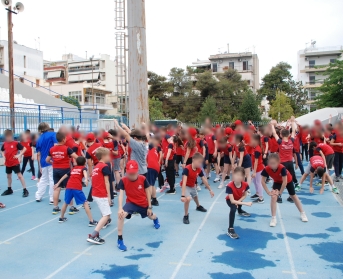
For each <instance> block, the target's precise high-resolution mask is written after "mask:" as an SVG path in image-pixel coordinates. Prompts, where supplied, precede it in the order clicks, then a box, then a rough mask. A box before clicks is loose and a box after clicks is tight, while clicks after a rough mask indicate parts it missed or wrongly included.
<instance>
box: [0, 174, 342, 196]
mask: <svg viewBox="0 0 343 279" xmlns="http://www.w3.org/2000/svg"><path fill="white" fill-rule="evenodd" d="M335 182H339V176H335ZM1 196H3V195H1Z"/></svg>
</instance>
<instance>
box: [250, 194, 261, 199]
mask: <svg viewBox="0 0 343 279" xmlns="http://www.w3.org/2000/svg"><path fill="white" fill-rule="evenodd" d="M258 197H259V195H257V194H255V195H253V196H251V197H250V198H251V199H257V198H258Z"/></svg>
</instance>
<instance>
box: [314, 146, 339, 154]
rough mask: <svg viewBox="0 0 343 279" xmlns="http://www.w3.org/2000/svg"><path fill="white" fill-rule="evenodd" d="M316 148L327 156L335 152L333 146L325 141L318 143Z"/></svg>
mask: <svg viewBox="0 0 343 279" xmlns="http://www.w3.org/2000/svg"><path fill="white" fill-rule="evenodd" d="M316 150H317V151H318V152H319V151H322V152H323V154H324V155H325V156H328V155H331V154H335V151H334V150H333V149H332V147H331V146H330V145H328V144H325V143H320V144H318V145H317V148H316Z"/></svg>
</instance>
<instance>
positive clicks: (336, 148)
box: [331, 132, 343, 153]
mask: <svg viewBox="0 0 343 279" xmlns="http://www.w3.org/2000/svg"><path fill="white" fill-rule="evenodd" d="M331 139H334V140H335V142H334V143H343V136H341V135H340V133H339V132H335V133H334V134H333V135H332V136H331ZM332 148H333V150H334V151H335V152H339V153H343V146H339V145H333V146H332Z"/></svg>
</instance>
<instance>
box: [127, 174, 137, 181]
mask: <svg viewBox="0 0 343 279" xmlns="http://www.w3.org/2000/svg"><path fill="white" fill-rule="evenodd" d="M126 176H127V178H128V179H129V180H130V181H136V180H137V178H138V173H127V174H126Z"/></svg>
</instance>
